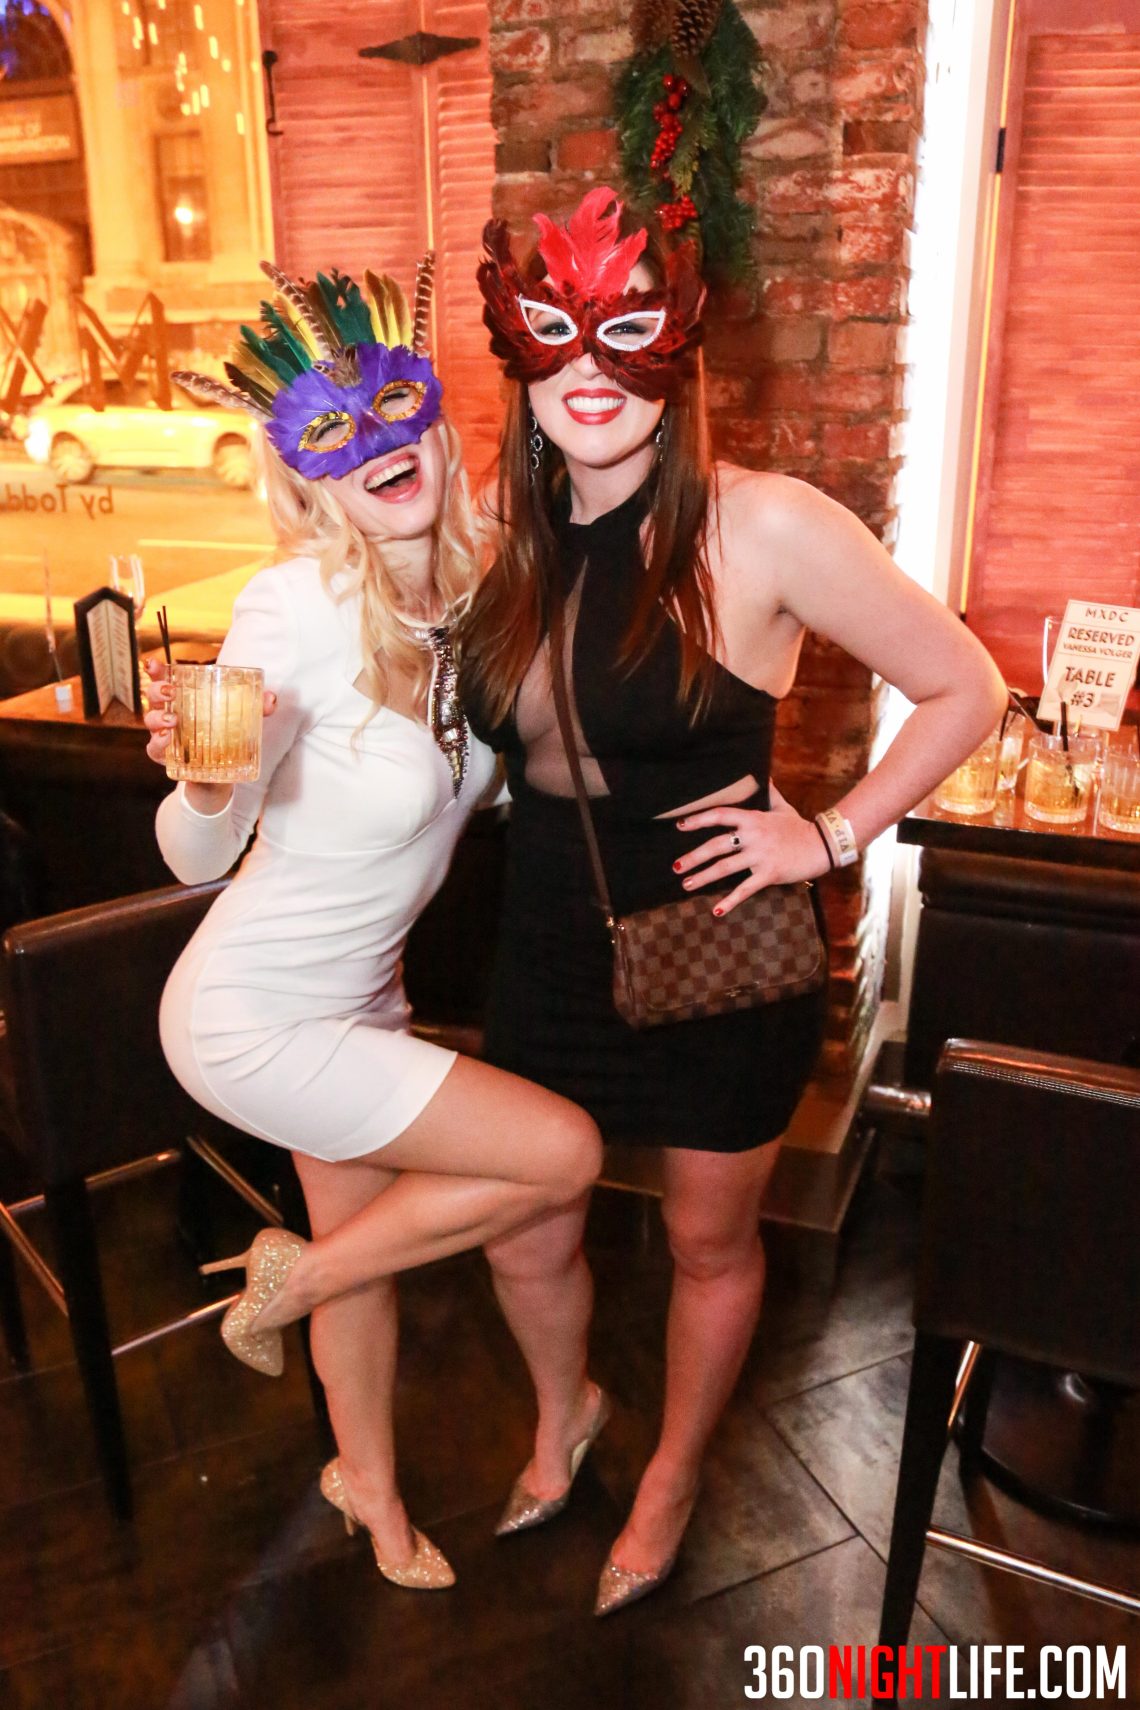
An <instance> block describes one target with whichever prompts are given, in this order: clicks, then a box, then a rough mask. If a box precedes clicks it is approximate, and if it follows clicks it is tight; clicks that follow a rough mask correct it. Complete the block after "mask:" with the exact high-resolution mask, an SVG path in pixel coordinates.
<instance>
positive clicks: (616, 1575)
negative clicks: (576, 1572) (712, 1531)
mask: <svg viewBox="0 0 1140 1710" xmlns="http://www.w3.org/2000/svg"><path fill="white" fill-rule="evenodd" d="M676 1562H677V1557H676V1556H675V1555H672V1556H670V1558H669V1560H668V1561H667V1562H666V1563H665V1565H664V1567H659V1568H657V1569H656V1571H655V1572H653V1573H634V1571H633V1569H632V1568H623V1567H618V1565H617V1563H616V1562H615V1561H614V1558H613V1557H612V1556H610V1557H609V1558H608V1560H607V1562H606V1565H605V1567H604V1568H603V1569H602V1573H601V1578H600V1579H599V1580H598V1594H597V1597H596V1598H595V1600H594V1614H595V1615H616V1614H617V1612H618V1610H619V1609H625V1608H627V1607H628V1605H629V1604H631V1603H636V1602H637V1600H638V1598H640V1597H648V1596H649V1594H650V1592H651V1591H656V1590H657V1587H658V1586H659V1585H664V1583H665V1581H666V1580H667V1579H668V1578H669V1575H670V1574H671V1573H672V1571H673V1569H674V1567H675V1566H676Z"/></svg>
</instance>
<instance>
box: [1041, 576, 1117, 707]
mask: <svg viewBox="0 0 1140 1710" xmlns="http://www.w3.org/2000/svg"><path fill="white" fill-rule="evenodd" d="M1138 662H1140V606H1117V605H1113V603H1112V602H1111V601H1104V600H1070V601H1069V603H1068V605H1067V606H1066V607H1065V615H1064V617H1063V618H1062V619H1061V627H1060V629H1059V630H1058V631H1057V645H1056V647H1055V648H1054V649H1053V658H1052V660H1051V661H1050V664H1049V677H1048V680H1047V682H1046V684H1045V693H1044V694H1043V695H1042V696H1041V701H1040V704H1039V706H1038V708H1037V713H1038V716H1039V717H1040V718H1044V719H1059V718H1060V716H1061V702H1062V701H1064V702H1065V704H1066V706H1067V707H1068V709H1069V716H1070V718H1073V717H1074V715H1079V717H1080V722H1081V724H1082V725H1089V726H1091V727H1092V728H1093V729H1095V730H1119V729H1120V721H1121V719H1122V718H1123V717H1124V708H1125V705H1126V704H1127V701H1128V696H1129V693H1130V691H1131V689H1132V685H1133V683H1134V682H1135V681H1136V666H1137V663H1138Z"/></svg>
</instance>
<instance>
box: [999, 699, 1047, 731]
mask: <svg viewBox="0 0 1140 1710" xmlns="http://www.w3.org/2000/svg"><path fill="white" fill-rule="evenodd" d="M1007 693H1008V694H1009V698H1010V700H1011V701H1012V702H1013V704H1014V706H1015V707H1016V708H1017V710H1018V712H1019V713H1022V714H1023V715H1024V716H1025V717H1026V718H1027V719H1028V720H1029V722H1030V724H1031V725H1032V726H1033V727H1034V729H1035V730H1045V729H1046V728H1047V727H1046V725H1045V723H1044V721H1043V720H1042V719H1039V718H1038V717H1037V714H1036V713H1031V712H1030V710H1029V708H1028V707H1027V706H1026V704H1025V702H1024V701H1023V700H1022V698H1021V696H1020V695H1019V694H1018V692H1017V690H1016V689H1009V690H1008V691H1007Z"/></svg>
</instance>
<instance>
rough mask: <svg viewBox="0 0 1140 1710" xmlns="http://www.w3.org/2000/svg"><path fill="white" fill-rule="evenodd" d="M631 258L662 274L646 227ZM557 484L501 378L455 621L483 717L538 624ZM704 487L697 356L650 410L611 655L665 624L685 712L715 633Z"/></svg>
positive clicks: (525, 656) (643, 649) (532, 644)
mask: <svg viewBox="0 0 1140 1710" xmlns="http://www.w3.org/2000/svg"><path fill="white" fill-rule="evenodd" d="M624 223H625V222H624V221H623V224H624ZM642 259H643V260H644V261H645V262H646V264H647V265H648V266H649V268H650V269H651V271H652V272H653V273H654V274H655V275H656V276H657V277H658V278H659V279H661V278H663V277H664V268H663V250H662V247H661V243H660V240H659V239H658V238H657V237H656V234H655V233H654V232H653V231H652V230H651V231H650V234H649V242H648V244H647V246H646V249H645V252H644V255H643V257H642ZM540 265H541V264H540ZM532 273H533V265H532ZM566 482H567V475H566V464H565V461H564V459H563V456H562V453H561V452H560V451H559V449H558V447H557V446H553V445H550V444H549V443H548V444H546V445H545V447H544V448H543V451H542V453H541V455H540V458H539V467H538V468H537V469H533V468H532V463H531V446H530V407H529V404H528V401H527V390H526V386H525V384H524V383H523V382H522V381H515V382H513V383H511V384H510V387H509V396H508V401H507V416H506V422H505V425H504V428H503V437H502V442H501V445H500V450H499V475H498V497H497V504H496V521H497V523H498V536H499V538H498V542H497V546H496V555H495V559H494V562H493V564H492V565H491V568H490V570H489V571H488V572H487V575H486V576H485V578H484V580H483V582H482V584H481V586H480V588H479V591H478V593H477V594H476V596H475V600H474V602H473V604H472V607H471V610H470V612H469V613H468V615H467V617H466V618H465V619H464V621H463V625H462V630H461V646H462V651H463V661H464V676H465V678H466V679H467V682H468V683H469V685H470V692H472V693H473V694H474V695H475V696H476V697H477V699H478V701H479V702H480V703H481V705H482V706H483V708H484V709H485V713H486V716H487V717H488V718H489V719H490V720H491V721H492V722H494V723H499V722H501V720H502V719H504V718H505V717H506V716H507V714H508V713H509V711H510V709H511V706H512V704H513V702H514V698H515V695H516V693H517V692H518V687H519V684H520V683H521V682H522V680H523V678H524V676H525V675H526V672H527V669H528V667H529V665H530V663H531V660H532V659H533V658H534V656H535V653H536V652H537V651H538V648H539V645H540V643H541V641H542V638H543V635H544V634H545V632H546V629H547V627H548V625H547V614H548V599H549V590H550V588H551V587H552V585H553V582H554V577H555V576H556V574H557V568H558V566H557V544H556V540H555V535H554V527H553V516H554V511H555V506H556V504H557V503H558V502H559V499H560V497H561V496H562V495H563V494H564V491H565V487H566ZM712 485H713V474H712V466H711V461H710V457H709V445H708V426H707V419H706V415H705V400H704V376H703V370H702V369H701V367H700V365H699V363H698V367H697V373H696V376H695V378H694V379H693V380H691V381H689V382H687V383H686V384H685V386H684V387H683V389H682V392H681V394H680V396H679V398H678V399H677V401H676V402H674V403H670V404H669V405H668V406H667V407H666V410H665V414H664V416H663V417H662V423H661V445H660V450H659V452H658V454H657V456H656V458H655V460H654V465H653V469H652V471H651V473H650V476H649V484H648V490H649V501H650V533H649V541H648V551H647V555H646V558H647V561H646V565H645V575H644V576H643V577H642V579H641V585H640V595H639V598H638V600H637V604H636V607H635V609H634V613H633V616H632V618H631V620H630V625H629V629H628V631H627V632H626V634H625V636H624V637H623V638H622V642H621V645H620V648H619V650H618V662H619V663H620V664H621V665H623V666H624V667H625V668H626V669H627V670H629V671H633V670H634V669H636V667H637V666H638V665H639V664H640V663H641V661H642V660H643V659H644V658H645V657H646V655H647V654H648V653H649V652H650V651H651V649H652V647H653V644H654V642H655V641H656V640H657V638H658V636H659V635H660V633H661V631H662V629H663V628H664V626H665V624H666V623H668V622H670V621H671V622H673V623H674V624H675V625H676V629H677V633H678V637H679V640H680V645H681V679H680V685H679V697H680V700H681V702H682V704H684V703H689V705H690V707H691V710H692V715H693V716H694V717H696V716H697V715H698V713H699V712H700V711H701V709H702V707H703V706H704V704H705V702H706V700H707V697H708V692H709V689H710V686H711V682H712V676H713V670H714V663H713V656H714V654H715V653H716V651H717V640H718V633H717V620H716V610H715V606H714V603H713V587H712V576H711V572H710V570H709V566H708V557H707V551H706V544H707V543H706V534H707V529H708V520H709V501H710V497H711V493H712Z"/></svg>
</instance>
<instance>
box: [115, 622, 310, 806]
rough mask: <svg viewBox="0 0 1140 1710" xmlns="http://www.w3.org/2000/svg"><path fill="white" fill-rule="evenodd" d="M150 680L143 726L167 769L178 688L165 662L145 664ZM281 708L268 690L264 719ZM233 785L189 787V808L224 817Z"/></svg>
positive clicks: (151, 750) (151, 751)
mask: <svg viewBox="0 0 1140 1710" xmlns="http://www.w3.org/2000/svg"><path fill="white" fill-rule="evenodd" d="M145 664H146V671H147V676H148V678H149V679H150V680H149V682H148V683H147V685H146V700H147V709H148V710H147V712H146V713H145V714H144V716H143V723H144V724H145V725H146V728H147V730H148V731H149V732H150V740H149V741H148V742H147V745H146V751H147V755H148V756H149V758H150V759H151V760H153V761H154V762H155V764H156V765H158V766H163V767H165V765H166V753H167V749H168V748H169V747H170V739H171V736H172V735H173V732H174V727H175V725H176V724H177V722H178V721H177V719H176V718H175V716H174V712H173V709H172V703H173V699H174V686H173V684H172V683H171V681H170V667H169V666H168V665H167V663H166V661H165V659H163V658H161V657H159V656H155V657H152V658H148V659H147V660H146V661H145ZM276 705H277V695H276V693H275V692H274V691H273V690H272V689H266V691H265V694H264V697H263V702H262V716H263V717H265V718H269V717H270V715H271V714H272V712H273V710H274V708H275V707H276ZM233 791H234V786H233V785H232V784H205V783H187V785H186V799H187V801H188V803H189V805H190V806H191V807H192V808H194V809H195V810H196V811H197V812H199V813H205V814H214V813H221V812H222V811H223V810H224V808H225V807H226V806H227V804H228V802H229V800H230V797H231V796H232V795H233Z"/></svg>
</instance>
